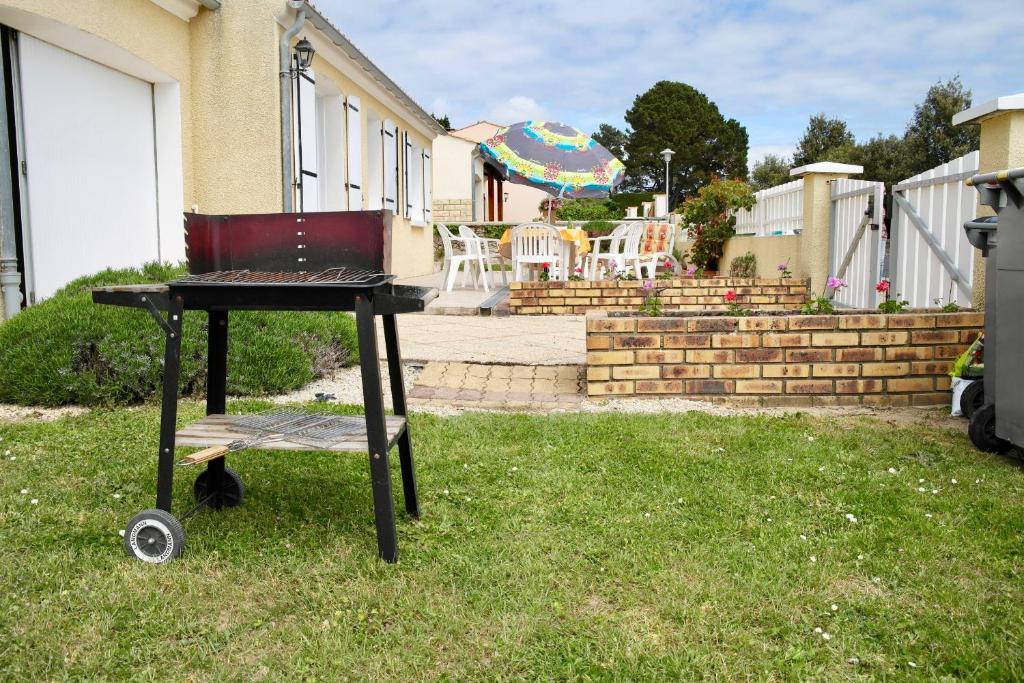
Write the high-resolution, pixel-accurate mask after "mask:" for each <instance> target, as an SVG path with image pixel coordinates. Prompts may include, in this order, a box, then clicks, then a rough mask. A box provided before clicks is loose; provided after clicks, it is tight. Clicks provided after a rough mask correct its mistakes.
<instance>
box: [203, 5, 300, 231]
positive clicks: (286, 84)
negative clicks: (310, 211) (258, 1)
mask: <svg viewBox="0 0 1024 683" xmlns="http://www.w3.org/2000/svg"><path fill="white" fill-rule="evenodd" d="M208 2H217V4H218V5H219V4H220V2H219V1H218V0H208ZM288 7H289V8H291V9H295V10H297V12H296V14H295V21H294V22H293V23H292V25H291V26H289V27H288V28H287V29H286V30H285V32H284V33H282V34H281V45H280V49H279V52H280V64H279V71H280V79H281V207H282V208H283V210H284V212H285V213H291V212H292V210H293V208H294V207H293V206H292V202H293V191H292V190H293V188H294V185H295V167H294V166H293V165H292V164H293V161H292V155H293V151H292V78H291V75H292V74H291V45H292V38H294V37H295V36H296V35H297V34H298V33H299V31H301V30H302V27H303V26H304V25H305V23H306V3H305V2H303V0H288Z"/></svg>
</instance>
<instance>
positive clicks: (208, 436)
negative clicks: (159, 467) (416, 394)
mask: <svg viewBox="0 0 1024 683" xmlns="http://www.w3.org/2000/svg"><path fill="white" fill-rule="evenodd" d="M235 417H240V416H235V415H221V414H214V415H207V416H206V417H204V418H203V419H202V420H199V422H195V423H193V424H190V425H189V426H188V427H185V428H184V429H181V430H179V431H178V432H177V433H176V434H175V435H174V438H175V445H177V446H203V447H206V446H226V445H228V444H229V443H231V442H232V441H237V440H239V439H245V438H248V436H247V435H246V434H245V433H243V432H240V431H237V430H235V429H232V428H231V427H232V424H233V423H234V418H235ZM385 422H386V425H387V432H388V448H391V446H393V445H395V441H397V440H398V437H400V436H401V435H402V432H404V431H405V418H404V417H402V416H400V415H394V416H388V417H386V418H385ZM367 447H368V445H367V441H366V431H365V429H364V430H363V431H361V432H356V433H354V434H350V435H348V436H347V437H345V440H344V441H341V442H339V443H336V444H334V445H333V446H331V447H330V448H315V447H313V446H310V445H308V444H302V443H295V442H293V441H287V440H281V441H269V442H267V443H264V444H257V445H255V446H253V448H254V449H256V450H282V451H338V452H349V451H362V452H363V453H366V452H367Z"/></svg>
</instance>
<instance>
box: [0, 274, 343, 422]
mask: <svg viewBox="0 0 1024 683" xmlns="http://www.w3.org/2000/svg"><path fill="white" fill-rule="evenodd" d="M183 272H184V269H182V268H178V267H171V266H162V265H158V264H149V265H146V266H145V267H143V269H142V270H137V269H125V270H106V271H103V272H102V273H99V274H97V275H92V276H87V277H83V278H80V279H78V280H75V281H74V282H72V283H70V284H69V285H67V286H66V287H64V288H63V289H62V290H60V291H59V292H57V293H56V294H55V295H54V296H53V297H51V298H49V299H46V300H45V301H43V302H41V303H39V304H37V305H35V306H31V307H29V308H27V309H25V310H24V311H22V312H21V313H19V314H18V315H16V316H14V317H13V318H12V319H11V320H9V321H7V322H4V323H0V402H3V403H17V404H22V405H42V406H58V405H65V404H80V405H113V404H133V403H139V402H142V401H146V400H148V399H151V398H154V397H158V396H159V391H160V382H161V378H162V376H163V347H164V343H163V342H164V336H163V333H162V332H161V331H160V330H159V328H158V327H157V325H156V323H155V322H154V321H153V320H152V319H151V318H150V317H149V314H148V313H147V312H145V311H144V310H140V309H128V308H118V307H114V306H99V305H96V304H94V303H92V297H91V294H90V291H89V290H90V288H91V287H97V286H102V285H118V284H134V283H159V282H166V281H167V280H170V279H173V278H175V277H177V276H179V275H181V274H182V273H183ZM206 327H207V321H206V314H205V313H204V312H201V311H188V312H186V313H185V318H184V332H183V335H182V351H181V366H182V367H181V393H182V395H185V396H203V395H205V391H206ZM228 330H229V332H228V392H229V393H231V394H233V395H253V396H255V395H266V394H274V393H281V392H284V391H289V390H293V389H297V388H299V387H302V386H304V385H305V384H307V383H308V382H310V381H311V380H313V379H315V378H318V377H320V376H322V375H324V374H325V373H327V372H329V371H331V370H333V369H335V368H338V367H342V366H346V365H351V364H352V363H354V362H355V361H356V360H358V344H357V341H356V333H355V323H354V321H353V319H352V318H351V316H349V315H346V314H344V313H300V312H282V313H257V312H236V313H232V314H231V318H230V321H229V328H228Z"/></svg>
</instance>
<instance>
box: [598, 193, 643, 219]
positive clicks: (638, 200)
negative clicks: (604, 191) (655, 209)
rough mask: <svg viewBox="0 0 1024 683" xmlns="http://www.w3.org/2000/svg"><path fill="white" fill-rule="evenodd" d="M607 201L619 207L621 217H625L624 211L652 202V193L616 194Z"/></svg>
mask: <svg viewBox="0 0 1024 683" xmlns="http://www.w3.org/2000/svg"><path fill="white" fill-rule="evenodd" d="M608 201H609V202H611V203H612V204H614V205H616V206H617V207H619V210H620V211H621V212H622V215H623V216H625V215H626V209H627V208H629V207H631V206H640V205H641V204H643V203H644V202H653V201H654V193H653V192H616V193H615V194H613V195H611V196H610V197H608Z"/></svg>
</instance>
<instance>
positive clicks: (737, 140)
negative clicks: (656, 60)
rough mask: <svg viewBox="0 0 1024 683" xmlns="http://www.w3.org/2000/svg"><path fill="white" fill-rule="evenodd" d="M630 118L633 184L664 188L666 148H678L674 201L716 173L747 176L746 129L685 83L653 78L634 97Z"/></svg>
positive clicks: (673, 176) (628, 150) (634, 186)
mask: <svg viewBox="0 0 1024 683" xmlns="http://www.w3.org/2000/svg"><path fill="white" fill-rule="evenodd" d="M626 122H627V123H629V125H630V127H631V128H632V132H631V133H630V134H629V135H628V137H627V141H626V145H625V157H626V158H625V163H626V167H627V176H628V178H629V187H630V189H635V190H652V189H659V190H664V187H665V162H664V160H663V159H662V157H661V150H663V149H665V148H666V147H668V148H671V149H672V150H674V151H675V156H674V157H673V158H672V163H671V167H670V168H671V186H672V188H671V189H672V204H673V205H676V204H678V203H679V202H680V201H681V200H682V199H683V198H684V197H687V196H690V195H692V194H693V193H694V192H696V191H697V190H698V189H699V188H701V187H702V186H704V185H707V184H708V183H710V182H711V181H712V180H714V179H715V178H741V179H745V178H746V177H747V140H748V138H747V131H746V129H745V128H744V127H743V126H742V125H740V124H739V122H738V121H736V120H735V119H726V118H725V117H724V116H722V113H721V112H720V111H719V110H718V107H717V106H716V105H715V103H714V102H712V101H711V100H709V99H708V98H707V96H706V95H704V94H703V93H701V92H700V91H698V90H697V89H695V88H693V87H691V86H689V85H687V84H685V83H676V82H672V81H659V82H658V83H655V84H654V86H652V87H651V89H650V90H648V91H647V92H645V93H644V94H642V95H639V96H637V98H636V99H635V100H633V106H632V107H631V108H630V109H629V111H627V112H626Z"/></svg>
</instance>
